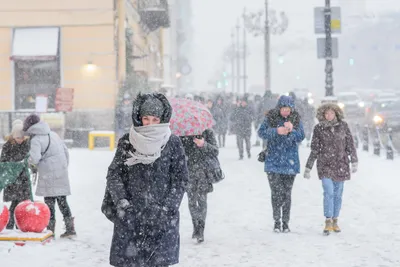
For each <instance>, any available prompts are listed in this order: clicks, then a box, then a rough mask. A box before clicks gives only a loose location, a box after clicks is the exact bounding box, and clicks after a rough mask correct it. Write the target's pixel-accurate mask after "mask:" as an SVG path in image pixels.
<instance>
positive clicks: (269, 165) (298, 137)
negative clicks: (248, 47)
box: [258, 96, 304, 233]
mask: <svg viewBox="0 0 400 267" xmlns="http://www.w3.org/2000/svg"><path fill="white" fill-rule="evenodd" d="M258 135H259V136H260V137H261V138H262V139H264V140H266V141H267V150H266V157H265V172H266V173H267V174H268V181H269V185H270V188H271V202H272V210H273V219H274V221H275V224H274V231H275V232H281V231H283V232H285V233H286V232H290V228H289V220H290V209H291V198H292V188H293V183H294V179H295V177H296V175H297V174H298V173H300V160H299V151H298V150H299V148H298V147H299V143H301V142H302V141H303V140H304V129H303V125H302V123H301V121H300V115H299V113H298V112H297V111H296V110H295V105H294V101H293V99H292V98H291V97H289V96H281V97H280V98H279V100H278V104H277V106H276V108H275V109H272V110H270V111H269V112H268V114H267V117H266V119H265V120H264V122H263V123H262V124H261V126H260V129H259V130H258Z"/></svg>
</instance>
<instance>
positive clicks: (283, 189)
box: [268, 173, 295, 223]
mask: <svg viewBox="0 0 400 267" xmlns="http://www.w3.org/2000/svg"><path fill="white" fill-rule="evenodd" d="M294 178H295V175H284V174H278V173H268V181H269V186H270V188H271V203H272V210H273V218H274V220H275V221H280V220H281V219H282V222H285V223H289V220H290V208H291V205H292V188H293V183H294Z"/></svg>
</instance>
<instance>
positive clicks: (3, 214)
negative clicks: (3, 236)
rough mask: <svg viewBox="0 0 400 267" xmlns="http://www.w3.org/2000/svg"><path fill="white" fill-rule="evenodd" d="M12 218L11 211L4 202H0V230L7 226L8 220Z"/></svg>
mask: <svg viewBox="0 0 400 267" xmlns="http://www.w3.org/2000/svg"><path fill="white" fill-rule="evenodd" d="M9 219H10V212H9V211H8V208H7V206H6V205H4V204H0V232H1V231H3V230H4V228H6V226H7V224H8V220H9Z"/></svg>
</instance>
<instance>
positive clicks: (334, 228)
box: [332, 218, 342, 233]
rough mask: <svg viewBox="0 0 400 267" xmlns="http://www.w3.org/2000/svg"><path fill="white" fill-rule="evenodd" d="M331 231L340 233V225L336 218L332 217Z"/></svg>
mask: <svg viewBox="0 0 400 267" xmlns="http://www.w3.org/2000/svg"><path fill="white" fill-rule="evenodd" d="M332 228H333V231H334V232H335V233H340V232H341V231H342V230H340V227H339V225H338V218H334V219H333V225H332Z"/></svg>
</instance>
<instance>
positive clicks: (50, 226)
mask: <svg viewBox="0 0 400 267" xmlns="http://www.w3.org/2000/svg"><path fill="white" fill-rule="evenodd" d="M47 230H49V231H52V232H53V235H54V234H55V231H56V221H55V220H54V221H52V220H50V222H49V224H48V225H47Z"/></svg>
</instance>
